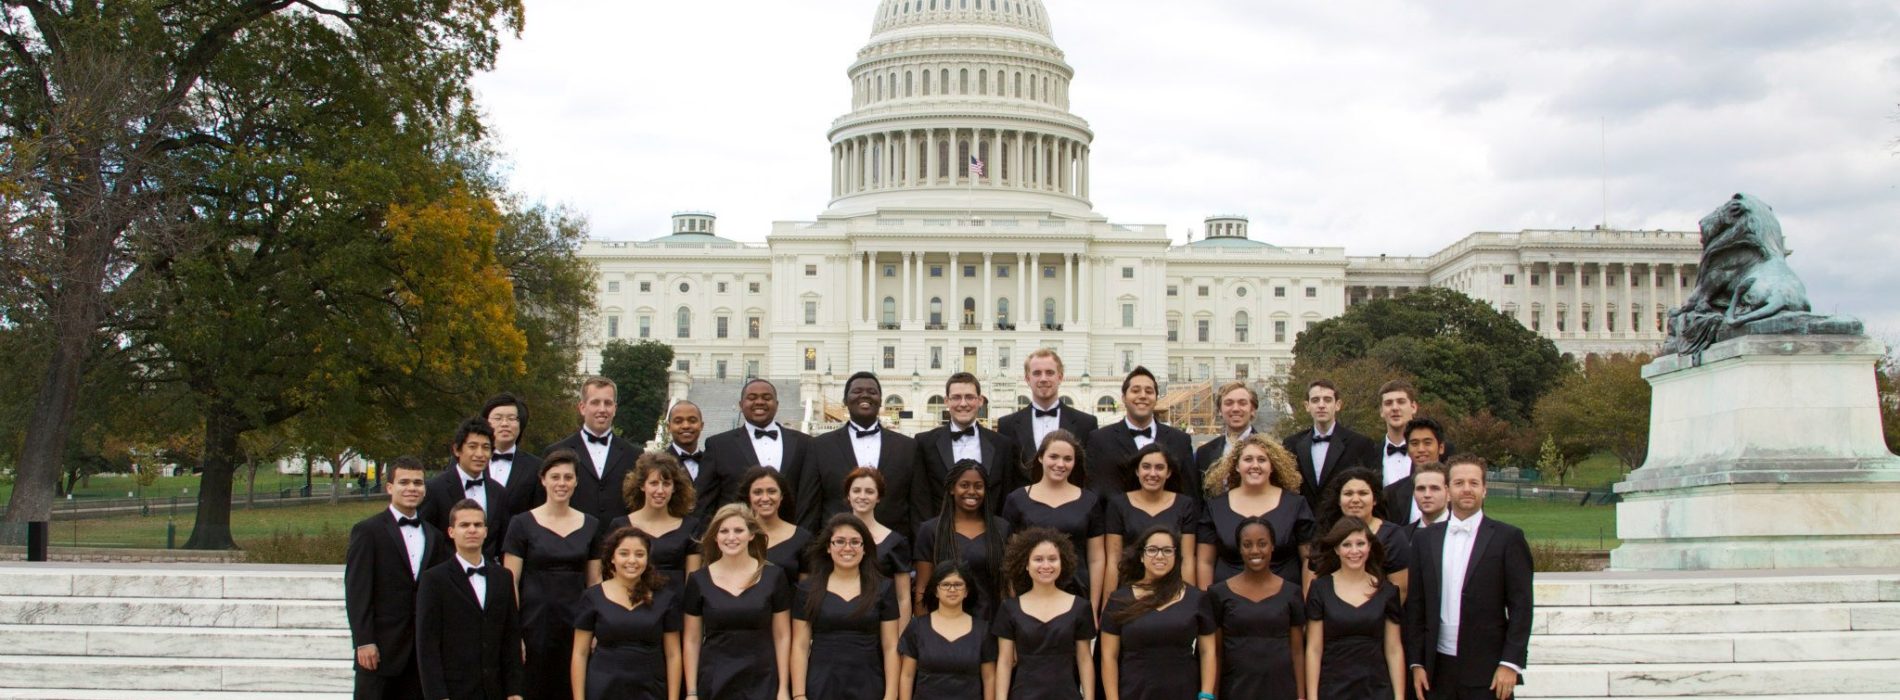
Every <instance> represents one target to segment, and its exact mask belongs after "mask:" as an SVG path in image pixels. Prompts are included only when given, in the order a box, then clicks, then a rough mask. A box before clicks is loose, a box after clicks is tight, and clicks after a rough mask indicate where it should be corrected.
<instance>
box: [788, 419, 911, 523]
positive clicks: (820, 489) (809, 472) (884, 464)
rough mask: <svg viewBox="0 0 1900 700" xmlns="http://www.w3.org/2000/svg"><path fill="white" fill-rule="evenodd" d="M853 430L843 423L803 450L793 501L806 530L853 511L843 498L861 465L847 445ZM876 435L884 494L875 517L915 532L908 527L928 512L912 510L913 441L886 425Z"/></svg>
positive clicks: (799, 519)
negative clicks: (849, 479) (847, 478)
mask: <svg viewBox="0 0 1900 700" xmlns="http://www.w3.org/2000/svg"><path fill="white" fill-rule="evenodd" d="M853 430H856V428H853V427H851V424H850V423H846V424H845V426H844V427H842V428H839V429H837V430H833V431H831V432H829V433H825V434H823V435H819V436H816V437H813V438H812V439H811V449H810V450H809V451H807V452H806V453H805V465H804V467H803V471H802V472H801V474H800V478H801V479H802V481H800V483H799V485H798V501H797V505H798V521H797V522H798V525H799V527H803V528H805V531H806V532H811V533H817V532H818V531H819V530H820V529H822V528H823V527H824V525H825V521H826V520H827V519H829V518H830V517H831V516H833V515H837V514H839V513H849V512H851V508H850V506H848V505H846V504H845V502H844V494H845V483H844V477H845V475H846V474H850V473H851V470H853V469H857V468H858V466H859V465H858V456H857V452H856V451H855V450H853V449H851V431H853ZM878 434H879V436H880V438H881V439H880V440H879V448H878V456H877V470H878V471H879V472H882V473H883V474H884V491H885V493H884V495H883V497H882V498H880V499H879V500H878V503H877V519H878V521H879V522H882V523H884V526H885V527H888V528H891V529H893V530H896V531H898V532H901V533H904V536H905V537H910V536H911V535H912V534H914V533H913V532H912V530H911V528H912V526H914V525H916V524H917V523H920V522H923V521H924V520H925V519H926V518H928V517H929V515H923V516H921V517H919V516H916V515H915V513H917V512H918V505H919V500H918V499H919V498H921V494H919V493H918V492H917V491H916V489H917V464H916V459H917V441H916V440H913V439H911V437H910V436H909V435H905V434H903V433H900V432H897V431H895V430H891V429H890V428H888V427H886V428H881V429H880V430H879V432H878Z"/></svg>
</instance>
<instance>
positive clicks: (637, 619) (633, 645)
mask: <svg viewBox="0 0 1900 700" xmlns="http://www.w3.org/2000/svg"><path fill="white" fill-rule="evenodd" d="M678 591H679V589H678V588H662V589H660V590H657V591H654V592H653V600H652V601H651V602H647V603H642V604H640V605H636V606H634V607H633V608H632V609H628V608H626V607H623V606H622V605H621V604H619V603H616V602H614V601H613V600H612V599H609V598H608V597H607V593H606V591H603V590H601V587H600V586H595V587H593V588H589V589H587V592H586V593H583V594H581V601H580V606H579V608H578V609H577V610H576V612H575V615H574V629H577V630H587V631H589V632H592V633H593V634H594V653H593V655H591V656H589V657H587V687H586V688H585V689H584V690H585V691H586V695H585V696H584V697H586V698H587V700H671V698H668V697H667V696H666V645H665V641H666V635H667V634H668V633H678V632H679V631H680V609H679V606H678V605H676V604H675V603H676V601H675V599H676V598H677V597H678V595H679V594H678Z"/></svg>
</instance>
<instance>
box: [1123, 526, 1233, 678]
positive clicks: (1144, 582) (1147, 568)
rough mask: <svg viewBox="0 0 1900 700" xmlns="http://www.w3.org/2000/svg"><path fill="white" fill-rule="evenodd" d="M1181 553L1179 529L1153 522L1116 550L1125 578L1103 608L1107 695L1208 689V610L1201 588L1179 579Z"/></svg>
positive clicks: (1212, 666)
mask: <svg viewBox="0 0 1900 700" xmlns="http://www.w3.org/2000/svg"><path fill="white" fill-rule="evenodd" d="M1180 554H1181V536H1180V535H1178V534H1175V532H1174V530H1173V529H1171V528H1169V527H1168V526H1166V525H1159V526H1155V527H1152V528H1149V529H1148V530H1146V531H1144V532H1143V533H1142V534H1141V536H1140V537H1139V538H1136V539H1134V540H1133V542H1132V543H1131V544H1130V546H1129V547H1128V552H1127V554H1124V555H1123V556H1122V562H1121V569H1122V576H1123V577H1124V578H1125V579H1126V580H1128V581H1129V585H1127V586H1123V587H1122V588H1120V589H1118V590H1116V591H1115V592H1114V593H1111V594H1109V597H1108V608H1107V609H1106V610H1103V611H1102V680H1103V681H1104V683H1103V685H1104V687H1105V688H1106V690H1107V691H1108V700H1123V698H1129V699H1131V700H1175V699H1176V698H1186V697H1188V696H1189V695H1190V694H1206V695H1211V694H1212V693H1213V692H1214V675H1215V673H1216V671H1217V665H1218V664H1219V660H1218V659H1216V658H1215V653H1214V649H1215V644H1214V615H1213V613H1211V612H1210V611H1209V610H1208V609H1207V606H1205V605H1203V604H1202V603H1201V595H1202V594H1201V591H1200V589H1197V588H1195V587H1193V586H1190V585H1187V582H1185V581H1182V580H1181V564H1180V562H1179V561H1178V560H1179V559H1180ZM1197 649H1198V650H1199V652H1198V653H1197V652H1196V650H1197Z"/></svg>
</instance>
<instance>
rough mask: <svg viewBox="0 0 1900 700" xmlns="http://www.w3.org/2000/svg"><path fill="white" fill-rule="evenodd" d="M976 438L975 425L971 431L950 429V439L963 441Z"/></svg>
mask: <svg viewBox="0 0 1900 700" xmlns="http://www.w3.org/2000/svg"><path fill="white" fill-rule="evenodd" d="M975 436H976V426H974V425H972V426H970V429H969V430H957V429H956V428H951V429H950V439H952V440H962V439H964V438H966V437H975Z"/></svg>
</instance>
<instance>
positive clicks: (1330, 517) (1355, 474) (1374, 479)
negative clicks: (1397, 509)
mask: <svg viewBox="0 0 1900 700" xmlns="http://www.w3.org/2000/svg"><path fill="white" fill-rule="evenodd" d="M1349 481H1363V482H1365V484H1366V488H1369V489H1372V517H1375V518H1378V519H1380V520H1387V519H1389V516H1387V515H1386V511H1385V489H1383V488H1380V482H1381V481H1383V480H1382V479H1380V478H1379V474H1378V473H1376V472H1374V471H1372V470H1371V469H1367V468H1365V467H1353V468H1351V469H1347V470H1346V471H1343V472H1340V473H1339V475H1338V476H1334V477H1330V478H1328V479H1326V490H1325V491H1322V492H1321V493H1320V495H1319V513H1318V515H1319V518H1318V520H1319V529H1320V531H1321V532H1325V531H1328V530H1331V529H1333V523H1336V522H1339V519H1340V518H1343V517H1345V516H1346V514H1345V513H1344V512H1342V511H1341V510H1340V509H1339V492H1340V491H1342V490H1344V489H1345V488H1346V482H1349Z"/></svg>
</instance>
